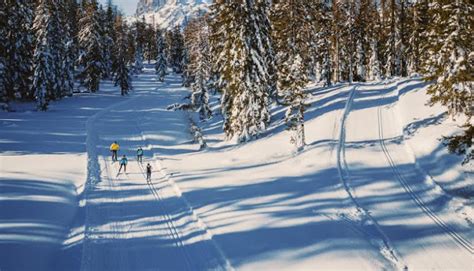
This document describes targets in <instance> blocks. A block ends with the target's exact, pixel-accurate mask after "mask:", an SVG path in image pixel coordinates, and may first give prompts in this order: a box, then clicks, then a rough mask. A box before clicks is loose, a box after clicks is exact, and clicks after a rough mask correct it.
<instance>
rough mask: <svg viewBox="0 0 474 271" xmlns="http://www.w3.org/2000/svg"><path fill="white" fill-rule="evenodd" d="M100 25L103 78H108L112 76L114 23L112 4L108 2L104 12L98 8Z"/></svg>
mask: <svg viewBox="0 0 474 271" xmlns="http://www.w3.org/2000/svg"><path fill="white" fill-rule="evenodd" d="M99 11H100V19H101V20H100V24H101V46H102V66H103V68H102V69H103V75H102V76H103V78H110V77H111V75H112V63H113V57H114V54H113V53H112V52H113V48H114V46H115V44H114V41H115V37H114V34H115V33H114V22H115V12H114V10H113V6H112V2H111V1H109V3H108V4H107V8H106V10H103V9H102V8H99Z"/></svg>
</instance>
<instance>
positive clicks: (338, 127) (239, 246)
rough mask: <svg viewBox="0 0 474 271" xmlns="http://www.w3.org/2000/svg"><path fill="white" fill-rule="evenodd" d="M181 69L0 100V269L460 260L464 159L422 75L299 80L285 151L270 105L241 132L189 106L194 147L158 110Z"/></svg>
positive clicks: (454, 263)
mask: <svg viewBox="0 0 474 271" xmlns="http://www.w3.org/2000/svg"><path fill="white" fill-rule="evenodd" d="M180 79H181V78H180V77H179V76H177V75H170V76H168V77H167V79H166V81H165V83H164V84H162V83H159V82H157V81H156V76H155V75H154V71H153V70H149V69H146V70H145V73H144V74H142V75H139V76H138V77H137V78H135V81H134V88H135V90H134V91H133V92H132V93H131V95H130V97H125V98H123V97H120V96H119V91H118V90H117V89H116V88H114V87H112V86H111V84H110V82H106V83H105V84H103V89H102V90H101V92H99V93H97V94H82V95H80V96H76V97H72V98H68V99H66V100H64V101H61V102H59V103H53V104H52V105H51V110H50V111H48V112H46V113H36V112H34V113H33V112H16V113H5V112H2V113H0V126H1V130H2V133H1V134H0V171H1V174H0V187H1V189H0V269H1V270H4V269H5V270H18V269H20V270H144V269H146V270H149V269H162V270H208V269H217V270H231V269H237V270H314V267H315V266H317V267H318V270H319V269H321V270H384V269H385V270H400V269H402V268H404V267H405V266H406V267H408V270H432V269H434V270H470V269H471V268H472V238H473V235H474V233H473V231H472V222H469V221H467V220H468V219H469V218H470V217H472V198H473V197H472V195H473V194H472V191H473V181H472V179H469V178H470V175H469V172H468V171H472V168H473V167H472V165H466V166H461V165H460V159H461V158H460V157H457V156H453V155H450V154H448V153H447V152H446V150H445V148H444V147H443V146H442V145H441V143H440V142H439V141H438V139H437V137H438V136H439V134H440V131H442V132H443V134H446V135H448V134H450V133H453V132H455V131H456V130H457V129H458V128H457V127H456V125H455V123H454V122H453V121H451V120H450V119H447V118H445V117H443V116H444V110H443V108H441V107H433V108H428V107H426V106H425V102H426V100H427V96H426V86H425V84H424V83H422V82H420V81H419V80H417V79H396V80H393V81H390V82H388V81H387V82H377V83H364V84H357V85H352V86H349V85H345V84H340V85H336V86H333V87H330V88H320V87H317V86H311V87H309V89H308V91H309V92H310V93H311V95H310V97H311V98H310V100H311V103H312V106H311V108H309V109H308V112H307V114H306V125H305V126H306V135H307V138H306V140H307V143H308V146H307V147H306V148H305V149H304V150H303V151H302V152H301V153H294V149H293V146H292V145H291V144H290V143H289V135H288V132H287V131H286V130H285V127H284V121H283V119H282V118H283V115H284V108H281V107H274V108H272V116H273V123H272V125H271V127H269V129H268V131H267V132H266V133H265V134H264V135H262V138H260V139H259V140H256V141H252V142H249V143H246V144H242V145H238V144H235V143H233V142H225V141H223V139H224V135H223V133H222V128H221V127H222V120H221V118H220V117H219V116H218V114H216V115H215V117H214V118H213V119H212V120H211V121H209V122H207V123H199V122H198V123H199V124H200V125H201V126H202V130H203V133H204V136H205V138H206V140H207V144H208V145H209V147H208V148H207V149H206V150H204V151H198V149H199V146H197V145H196V144H193V143H192V142H191V140H190V136H189V132H188V118H187V116H186V114H184V113H183V112H179V111H178V112H171V111H167V110H165V108H166V107H167V106H168V105H170V104H173V103H176V102H181V101H182V98H183V97H184V96H185V95H186V94H188V90H186V89H184V88H183V87H181V83H180ZM213 108H214V109H215V110H218V101H216V100H214V102H213ZM113 140H117V141H119V143H120V144H121V154H127V156H128V157H129V159H130V163H129V167H128V168H127V172H128V174H120V175H117V171H118V165H117V164H116V163H114V164H112V163H111V161H110V159H109V152H108V147H109V145H110V143H111V142H112V141H113ZM138 146H142V147H144V149H145V156H146V157H145V163H148V162H150V163H151V164H152V165H153V167H154V172H153V179H152V182H151V183H150V184H148V183H147V182H146V181H145V178H144V176H143V167H142V166H141V165H140V164H138V163H137V162H136V161H135V160H136V159H135V158H134V153H135V149H136V148H137V147H138Z"/></svg>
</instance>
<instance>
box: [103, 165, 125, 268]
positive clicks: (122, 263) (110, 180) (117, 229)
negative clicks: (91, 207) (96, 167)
mask: <svg viewBox="0 0 474 271" xmlns="http://www.w3.org/2000/svg"><path fill="white" fill-rule="evenodd" d="M102 159H103V161H104V165H105V170H106V173H107V181H108V184H109V187H110V190H111V191H110V192H111V193H110V194H111V195H112V199H113V203H114V204H118V203H119V202H120V201H119V200H118V198H117V195H116V193H117V192H118V191H116V189H115V188H116V187H117V185H116V184H115V182H114V178H113V176H114V175H113V173H112V174H111V172H110V168H109V165H108V163H109V161H107V159H106V158H105V157H102ZM115 181H116V180H115ZM115 208H117V209H118V210H120V208H119V207H118V206H117V207H115ZM128 228H130V227H128ZM112 229H113V230H114V232H115V234H116V237H118V238H119V239H120V237H123V236H121V235H122V234H121V231H120V226H119V225H118V223H117V221H113V222H112ZM124 254H125V253H124V250H123V249H122V248H119V258H120V259H119V261H120V264H119V266H120V269H121V270H126V269H124V267H125V266H126V262H125V258H126V255H124Z"/></svg>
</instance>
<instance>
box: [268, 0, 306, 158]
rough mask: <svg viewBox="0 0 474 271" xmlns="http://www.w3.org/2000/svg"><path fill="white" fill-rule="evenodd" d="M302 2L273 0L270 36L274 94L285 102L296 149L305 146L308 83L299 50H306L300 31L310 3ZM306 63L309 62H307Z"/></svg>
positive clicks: (303, 27) (304, 22)
mask: <svg viewBox="0 0 474 271" xmlns="http://www.w3.org/2000/svg"><path fill="white" fill-rule="evenodd" d="M305 2H306V1H303V0H300V1H298V0H295V1H292V2H288V1H281V2H276V4H275V6H274V12H273V16H272V22H273V25H274V28H273V39H274V44H275V48H276V52H277V57H276V67H277V71H278V74H277V78H278V85H277V87H278V93H279V95H280V96H282V97H283V102H284V103H285V104H287V105H288V109H287V112H286V116H285V121H286V123H287V126H288V129H289V130H290V131H292V132H293V134H292V136H291V142H292V143H294V144H295V145H296V147H297V148H298V149H302V148H303V147H304V145H305V135H304V111H305V108H306V105H305V104H304V100H305V98H306V95H305V93H304V90H303V88H304V87H305V86H306V84H307V82H308V78H307V76H306V72H305V71H306V70H307V69H306V68H305V65H304V63H303V58H302V57H301V55H300V54H301V52H309V50H307V48H308V47H309V45H310V43H311V40H310V39H308V35H305V34H304V29H306V28H307V24H310V22H308V21H307V20H308V18H309V17H310V16H308V14H309V13H310V10H309V9H310V8H311V7H310V6H308V5H306V3H305ZM307 65H309V63H308V64H307Z"/></svg>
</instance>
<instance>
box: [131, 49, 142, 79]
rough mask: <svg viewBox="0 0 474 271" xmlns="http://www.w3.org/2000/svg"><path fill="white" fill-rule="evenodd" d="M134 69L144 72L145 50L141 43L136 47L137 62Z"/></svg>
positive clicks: (136, 71)
mask: <svg viewBox="0 0 474 271" xmlns="http://www.w3.org/2000/svg"><path fill="white" fill-rule="evenodd" d="M133 69H134V72H135V73H142V72H143V50H142V47H141V46H140V44H137V48H136V49H135V63H134V65H133Z"/></svg>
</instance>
